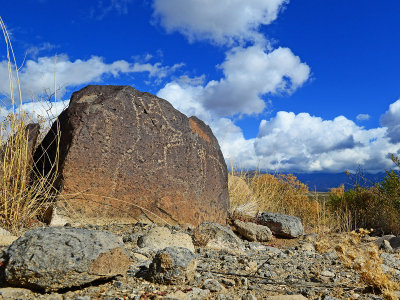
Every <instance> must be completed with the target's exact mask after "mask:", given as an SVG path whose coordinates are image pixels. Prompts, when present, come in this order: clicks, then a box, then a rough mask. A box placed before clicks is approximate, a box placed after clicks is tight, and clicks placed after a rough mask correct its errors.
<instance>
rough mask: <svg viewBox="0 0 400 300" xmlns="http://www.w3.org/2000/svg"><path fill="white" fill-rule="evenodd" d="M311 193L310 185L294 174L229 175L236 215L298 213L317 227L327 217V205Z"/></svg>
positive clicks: (233, 210) (253, 215) (244, 216)
mask: <svg viewBox="0 0 400 300" xmlns="http://www.w3.org/2000/svg"><path fill="white" fill-rule="evenodd" d="M308 194H309V191H308V187H307V185H305V184H303V183H301V182H300V181H299V180H297V178H296V177H295V176H294V175H291V174H289V175H284V174H277V175H273V174H255V176H252V177H247V176H246V173H242V174H238V175H233V174H231V175H229V197H230V199H231V209H232V214H233V215H234V216H239V217H241V218H247V219H249V218H250V219H251V218H254V217H255V215H256V214H257V212H258V211H260V212H261V211H268V212H276V213H283V214H289V215H294V216H297V217H299V218H301V219H302V221H303V224H305V226H309V227H312V228H314V229H315V228H316V227H317V226H318V225H323V224H321V222H322V221H323V220H324V221H323V222H325V221H326V217H327V216H326V214H325V208H324V204H321V203H319V202H318V201H317V199H310V197H309V196H308ZM246 216H247V217H246Z"/></svg>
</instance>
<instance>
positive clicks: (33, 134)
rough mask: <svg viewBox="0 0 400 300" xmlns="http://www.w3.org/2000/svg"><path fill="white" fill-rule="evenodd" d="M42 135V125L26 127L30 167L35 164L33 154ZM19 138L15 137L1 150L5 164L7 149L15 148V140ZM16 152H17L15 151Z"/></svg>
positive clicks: (36, 124) (32, 124) (0, 158)
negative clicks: (40, 134)
mask: <svg viewBox="0 0 400 300" xmlns="http://www.w3.org/2000/svg"><path fill="white" fill-rule="evenodd" d="M39 133H40V125H39V124H38V123H30V124H28V125H26V126H25V137H26V138H27V140H28V145H27V155H28V157H27V158H28V166H31V165H32V162H33V152H34V150H35V147H36V142H37V139H38V136H39ZM16 138H17V136H16V135H14V136H13V137H10V138H9V139H8V141H7V143H6V144H5V145H4V146H3V147H2V148H0V161H1V162H3V160H4V154H5V149H7V148H8V147H11V148H15V143H16V141H15V139H16ZM14 151H15V150H14ZM0 172H3V171H2V169H0Z"/></svg>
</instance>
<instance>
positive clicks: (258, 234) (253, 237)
mask: <svg viewBox="0 0 400 300" xmlns="http://www.w3.org/2000/svg"><path fill="white" fill-rule="evenodd" d="M233 224H234V225H235V228H236V231H237V232H238V233H239V234H240V235H241V236H243V237H244V238H245V239H247V240H249V241H250V242H256V241H257V242H268V241H270V240H272V238H273V237H272V232H271V230H270V229H269V228H268V227H267V226H263V225H258V224H255V223H252V222H242V221H240V220H235V221H234V222H233Z"/></svg>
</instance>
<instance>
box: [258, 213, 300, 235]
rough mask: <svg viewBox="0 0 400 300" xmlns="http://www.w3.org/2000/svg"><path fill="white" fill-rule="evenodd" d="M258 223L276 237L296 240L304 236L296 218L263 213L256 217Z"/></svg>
mask: <svg viewBox="0 0 400 300" xmlns="http://www.w3.org/2000/svg"><path fill="white" fill-rule="evenodd" d="M258 221H259V222H260V224H262V225H265V226H267V227H269V228H270V229H271V231H272V232H273V234H274V235H276V236H278V237H283V238H297V237H299V236H302V235H303V234H304V229H303V224H302V223H301V220H300V219H299V218H298V217H294V216H289V215H282V214H276V213H270V212H263V213H262V214H260V215H259V216H258Z"/></svg>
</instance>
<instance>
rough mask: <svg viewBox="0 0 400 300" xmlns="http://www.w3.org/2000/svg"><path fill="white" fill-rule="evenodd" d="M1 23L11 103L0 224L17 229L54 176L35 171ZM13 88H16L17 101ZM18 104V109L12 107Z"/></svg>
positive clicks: (37, 209)
mask: <svg viewBox="0 0 400 300" xmlns="http://www.w3.org/2000/svg"><path fill="white" fill-rule="evenodd" d="M0 26H1V28H2V31H3V35H4V38H5V41H6V49H7V58H8V71H9V82H10V100H11V103H12V112H11V113H10V114H9V115H8V117H7V118H5V120H3V121H2V123H1V131H0V134H1V146H0V153H1V155H0V158H1V165H0V226H2V227H4V228H6V229H8V230H10V231H12V232H14V233H18V231H19V230H21V228H24V227H26V226H28V225H29V223H31V222H32V220H33V218H34V217H35V216H37V215H38V214H40V213H41V212H42V211H43V210H44V208H45V206H46V205H48V203H49V202H50V201H51V200H52V198H53V195H54V190H53V183H54V179H55V178H51V177H49V176H50V175H48V176H44V177H43V176H37V174H35V171H34V166H33V162H32V153H31V152H30V151H29V145H28V135H27V131H26V124H27V120H26V118H27V117H26V114H25V113H24V111H22V95H21V87H20V83H19V77H18V68H17V64H16V61H15V57H14V53H13V50H12V46H11V42H10V38H9V35H8V32H7V29H6V27H5V24H4V22H3V20H2V19H1V18H0ZM12 60H13V63H12ZM15 83H16V86H14V85H15ZM15 91H18V95H19V99H18V100H19V101H18V103H17V101H16V98H17V97H16V96H15ZM17 104H18V107H19V108H18V109H16V108H15V106H16V105H17ZM56 142H57V141H56ZM53 168H57V164H54V166H53Z"/></svg>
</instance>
